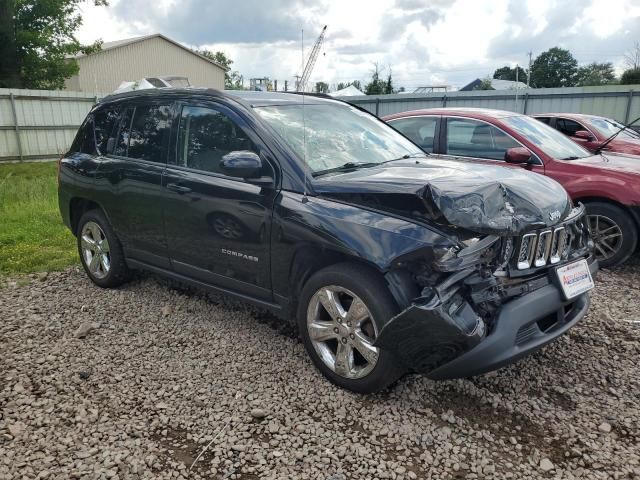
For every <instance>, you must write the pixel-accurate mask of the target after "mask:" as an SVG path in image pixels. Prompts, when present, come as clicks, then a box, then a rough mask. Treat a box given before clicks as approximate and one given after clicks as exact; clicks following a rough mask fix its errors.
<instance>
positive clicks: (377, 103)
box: [376, 98, 380, 117]
mask: <svg viewBox="0 0 640 480" xmlns="http://www.w3.org/2000/svg"><path fill="white" fill-rule="evenodd" d="M379 110H380V99H379V98H376V117H379V115H378V112H379Z"/></svg>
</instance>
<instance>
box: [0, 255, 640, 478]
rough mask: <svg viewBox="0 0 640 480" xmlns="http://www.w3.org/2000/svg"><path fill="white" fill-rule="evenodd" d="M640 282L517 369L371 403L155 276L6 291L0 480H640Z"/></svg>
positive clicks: (294, 346)
mask: <svg viewBox="0 0 640 480" xmlns="http://www.w3.org/2000/svg"><path fill="white" fill-rule="evenodd" d="M639 279H640V258H638V257H636V258H635V259H633V260H632V261H631V262H630V264H629V265H627V266H626V267H624V268H622V269H620V270H617V271H615V272H601V273H600V274H599V277H598V282H597V289H596V291H595V294H594V297H593V304H592V308H591V311H590V313H589V315H588V317H587V318H586V319H585V320H584V321H583V322H581V323H580V324H579V325H578V326H576V327H575V328H574V329H573V330H571V331H570V333H569V334H568V335H565V336H564V337H562V338H561V339H560V340H559V341H557V342H555V343H554V344H552V345H551V346H548V347H547V348H545V349H544V350H543V351H541V352H539V353H537V354H535V355H534V356H532V357H529V358H527V359H525V360H523V361H521V362H520V363H518V364H517V365H514V366H510V367H507V368H505V369H503V370H501V371H499V372H497V373H496V372H494V373H491V374H488V375H485V376H482V377H478V378H474V379H469V380H456V381H447V382H433V381H430V380H428V379H426V378H424V377H420V376H415V375H414V376H409V377H406V378H404V379H403V380H402V381H400V382H399V383H398V384H397V385H396V386H395V388H393V389H392V390H391V391H389V392H387V393H384V394H380V395H375V396H359V395H355V394H351V393H349V392H345V391H342V390H339V389H337V388H336V387H334V386H332V385H331V384H329V383H328V382H327V381H325V380H324V379H323V378H322V377H321V376H320V374H319V373H317V372H316V371H315V369H314V368H313V366H312V365H311V362H310V361H309V360H308V358H307V355H306V353H305V351H304V348H303V346H302V344H301V343H300V342H298V341H297V340H296V337H295V333H294V332H293V330H292V329H291V328H290V327H287V326H285V325H283V324H281V323H280V322H278V321H276V320H275V319H274V318H273V317H271V316H269V315H267V314H265V313H262V312H259V311H256V310H252V309H250V308H247V307H244V306H241V305H238V304H235V303H231V302H229V301H225V300H224V299H221V298H214V297H206V296H203V295H200V294H197V293H194V292H191V291H189V290H185V289H181V288H180V287H178V286H175V285H170V284H168V283H167V282H165V281H164V280H160V279H157V278H155V277H153V276H147V275H141V276H139V277H138V278H137V279H136V280H134V281H133V282H131V283H130V284H128V285H126V286H125V287H123V288H121V289H119V290H111V291H109V290H101V289H100V288H97V287H95V286H93V285H92V284H91V283H90V281H89V280H88V279H87V278H86V276H85V275H84V273H82V272H80V271H79V270H78V269H76V268H72V269H70V270H67V271H65V272H61V273H52V274H50V275H48V276H45V275H40V276H33V277H30V278H27V279H20V280H18V281H17V282H16V281H11V282H5V284H4V285H3V288H1V289H0V319H2V320H1V321H0V345H1V346H2V351H1V356H0V409H1V410H0V479H9V478H11V479H13V478H59V479H69V478H80V477H82V478H122V479H125V478H221V479H222V478H231V479H234V478H235V479H255V478H320V479H332V480H338V479H346V478H357V479H361V478H392V479H405V478H409V479H415V478H428V479H429V478H432V479H445V478H454V479H457V478H501V479H502V478H558V479H560V478H561V479H571V478H625V479H627V478H640V402H639V400H640V395H639V394H640V380H639V375H638V374H639V369H638V358H639V357H640V341H639V340H640V328H638V327H637V326H636V325H634V324H633V323H632V321H633V320H640V295H639V294H640V284H639ZM27 281H28V283H27ZM203 452H204V453H203ZM198 457H199V458H198ZM195 460H197V461H196V462H195V463H194V461H195Z"/></svg>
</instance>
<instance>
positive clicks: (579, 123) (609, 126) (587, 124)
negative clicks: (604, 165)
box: [532, 113, 640, 161]
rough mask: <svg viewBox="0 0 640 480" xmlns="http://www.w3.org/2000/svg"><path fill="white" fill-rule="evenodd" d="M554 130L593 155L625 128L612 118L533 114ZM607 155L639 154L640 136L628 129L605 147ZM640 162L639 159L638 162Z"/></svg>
mask: <svg viewBox="0 0 640 480" xmlns="http://www.w3.org/2000/svg"><path fill="white" fill-rule="evenodd" d="M532 116H533V117H534V118H536V119H538V120H540V121H541V122H544V123H546V124H547V125H549V126H550V127H552V128H555V129H556V130H558V131H560V132H562V133H564V134H565V135H567V136H568V137H569V138H571V140H573V141H574V142H576V143H579V144H580V145H582V146H583V147H585V148H587V149H588V150H590V151H592V152H596V151H597V150H598V148H599V147H600V146H601V145H602V144H603V143H604V142H605V140H607V139H608V138H609V137H610V136H611V135H613V134H614V133H616V132H618V131H619V130H620V129H621V128H624V125H623V124H621V123H620V122H616V121H615V120H613V119H611V118H606V117H597V116H595V115H582V114H578V113H541V114H536V115H532ZM604 149H605V150H606V151H607V152H618V153H628V154H631V155H640V133H638V132H637V131H635V130H633V129H631V128H628V129H627V130H625V131H623V132H621V133H620V134H618V135H617V136H616V137H615V138H614V139H613V140H612V141H611V142H609V143H608V144H607V146H606V147H605V148H604ZM638 160H639V161H640V159H638Z"/></svg>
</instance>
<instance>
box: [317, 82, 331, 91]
mask: <svg viewBox="0 0 640 480" xmlns="http://www.w3.org/2000/svg"><path fill="white" fill-rule="evenodd" d="M328 92H329V84H328V83H325V82H316V93H328Z"/></svg>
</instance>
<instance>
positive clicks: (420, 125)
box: [390, 117, 438, 153]
mask: <svg viewBox="0 0 640 480" xmlns="http://www.w3.org/2000/svg"><path fill="white" fill-rule="evenodd" d="M437 123H438V119H437V117H411V118H402V119H400V120H393V121H392V122H390V125H391V126H393V128H395V129H396V130H399V131H400V132H402V133H403V134H404V135H406V136H407V137H409V138H410V139H411V140H412V141H413V143H415V144H416V145H418V146H419V147H420V148H421V149H422V150H424V151H425V152H429V153H433V141H434V138H435V136H436V125H437Z"/></svg>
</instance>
